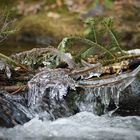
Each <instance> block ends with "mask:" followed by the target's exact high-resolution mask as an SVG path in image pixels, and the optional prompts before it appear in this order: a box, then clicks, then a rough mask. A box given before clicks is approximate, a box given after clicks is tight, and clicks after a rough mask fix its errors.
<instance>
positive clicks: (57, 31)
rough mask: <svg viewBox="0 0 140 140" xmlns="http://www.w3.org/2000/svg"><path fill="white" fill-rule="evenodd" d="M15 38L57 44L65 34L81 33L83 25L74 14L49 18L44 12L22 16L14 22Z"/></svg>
mask: <svg viewBox="0 0 140 140" xmlns="http://www.w3.org/2000/svg"><path fill="white" fill-rule="evenodd" d="M16 26H17V28H18V30H19V31H18V33H17V40H22V41H26V42H36V43H38V44H49V45H54V44H57V43H58V42H59V41H60V40H62V39H63V38H64V37H66V36H72V35H80V36H81V35H82V34H83V25H82V23H81V21H79V20H78V19H76V17H75V16H72V15H70V16H69V15H67V16H62V15H61V17H60V18H57V19H55V18H49V17H47V15H45V14H38V15H32V16H27V17H24V18H23V19H22V20H21V21H18V22H17V23H16Z"/></svg>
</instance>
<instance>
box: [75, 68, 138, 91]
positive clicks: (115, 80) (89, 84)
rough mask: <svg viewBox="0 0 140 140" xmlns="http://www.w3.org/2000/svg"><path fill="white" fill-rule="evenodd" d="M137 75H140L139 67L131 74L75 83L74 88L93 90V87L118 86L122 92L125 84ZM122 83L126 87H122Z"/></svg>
mask: <svg viewBox="0 0 140 140" xmlns="http://www.w3.org/2000/svg"><path fill="white" fill-rule="evenodd" d="M139 73H140V66H138V67H137V68H136V69H135V70H133V71H132V72H127V73H124V74H120V75H118V76H116V75H113V77H109V78H107V79H98V80H95V79H94V78H93V79H90V80H80V81H78V82H77V85H76V86H77V87H82V88H95V87H103V86H113V85H117V84H120V86H122V90H123V89H124V88H125V87H126V86H127V82H128V84H129V83H131V82H130V81H133V80H134V79H135V77H136V76H137V75H138V74H139ZM123 82H124V84H126V85H123V84H122V83H123ZM123 86H124V87H123Z"/></svg>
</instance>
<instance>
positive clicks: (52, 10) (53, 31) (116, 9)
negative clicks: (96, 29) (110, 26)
mask: <svg viewBox="0 0 140 140" xmlns="http://www.w3.org/2000/svg"><path fill="white" fill-rule="evenodd" d="M139 11H140V1H139V0H14V1H13V0H0V19H1V20H0V52H1V53H4V54H7V55H10V54H11V53H15V52H20V51H24V50H29V49H31V48H34V47H42V46H45V47H46V46H49V45H52V46H55V47H57V45H58V43H59V42H60V41H61V40H62V39H63V38H64V37H67V36H84V37H85V36H86V35H87V28H86V26H85V21H86V20H87V19H89V18H95V17H113V19H114V30H115V31H116V33H117V35H118V38H119V41H120V44H121V46H123V48H126V49H133V48H140V14H139ZM9 30H11V32H8V31H9ZM89 33H90V32H88V34H89Z"/></svg>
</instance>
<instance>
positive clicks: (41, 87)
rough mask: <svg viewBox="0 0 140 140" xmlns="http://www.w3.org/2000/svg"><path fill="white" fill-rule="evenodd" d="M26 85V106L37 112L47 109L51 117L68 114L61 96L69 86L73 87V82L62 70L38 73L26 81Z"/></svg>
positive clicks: (65, 93) (66, 91)
mask: <svg viewBox="0 0 140 140" xmlns="http://www.w3.org/2000/svg"><path fill="white" fill-rule="evenodd" d="M28 87H29V92H28V106H29V108H31V109H32V110H34V111H35V112H37V114H38V113H40V112H44V111H47V112H48V113H49V114H50V115H51V118H52V119H54V118H57V117H62V116H63V115H64V116H69V115H70V111H69V108H68V107H67V104H66V102H65V100H64V98H63V97H64V96H66V95H67V93H68V90H69V88H71V89H75V82H74V81H73V80H72V79H71V78H70V77H69V76H68V75H67V74H66V72H65V71H64V70H59V69H57V70H46V71H43V72H41V73H38V74H37V75H36V76H34V77H33V78H32V79H31V80H30V81H29V82H28ZM61 115H62V116H61ZM64 116H63V117H64Z"/></svg>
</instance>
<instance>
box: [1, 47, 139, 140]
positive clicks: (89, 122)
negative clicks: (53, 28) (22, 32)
mask: <svg viewBox="0 0 140 140" xmlns="http://www.w3.org/2000/svg"><path fill="white" fill-rule="evenodd" d="M1 49H2V48H1ZM5 53H6V54H8V53H9V54H10V52H5ZM124 76H125V75H124ZM119 78H120V77H119ZM134 80H135V78H134V77H130V79H129V80H128V79H126V80H125V81H124V82H123V83H121V84H118V85H114V86H109V87H106V86H103V87H102V88H100V87H98V88H93V89H92V88H91V89H90V88H89V89H88V88H87V89H85V90H83V91H82V92H84V94H82V93H80V94H79V93H78V92H81V91H79V90H78V91H77V92H76V91H75V88H76V87H75V86H74V85H75V83H74V81H73V79H71V78H70V77H69V76H68V75H67V74H66V73H65V71H63V70H61V72H60V71H59V70H58V71H57V70H56V71H52V70H50V71H43V72H40V73H38V74H37V75H35V76H34V77H33V78H32V79H31V80H30V81H29V82H28V88H29V91H28V93H26V101H25V102H24V103H20V100H22V97H20V96H19V97H18V96H15V97H14V96H13V98H11V96H9V95H8V94H4V95H3V94H2V93H0V94H1V96H4V98H3V101H4V103H9V104H8V106H7V108H12V109H13V114H12V115H13V116H12V117H13V118H12V119H15V120H16V121H17V122H19V124H18V125H16V126H14V127H13V128H5V127H1V128H0V139H2V140H112V139H113V140H140V117H139V116H129V115H128V116H126V117H122V116H119V115H113V113H114V112H115V111H116V110H117V109H118V108H119V102H120V94H122V93H121V92H122V91H123V90H124V89H125V88H126V87H127V86H129V85H131V86H129V87H128V90H126V91H129V90H131V94H134V95H138V94H139V93H140V92H139V91H140V84H139V82H140V80H138V82H135V81H134ZM69 89H70V90H71V91H70V93H69V92H68V91H69ZM75 95H76V96H75ZM98 97H99V98H98ZM111 99H113V101H114V104H115V106H116V108H115V109H114V110H111V111H106V109H107V107H108V106H109V103H110V100H111ZM25 103H26V105H25ZM102 104H103V105H104V110H100V109H99V110H96V107H99V108H100V107H102ZM11 105H13V106H11ZM2 107H4V106H2ZM17 109H18V112H16V110H17ZM8 111H9V110H8ZM98 111H99V112H98ZM128 111H129V110H128ZM0 113H1V112H0ZM18 113H19V114H18ZM20 113H21V114H22V113H23V114H24V115H21V114H20ZM100 113H101V114H100ZM128 113H129V112H128ZM96 114H99V115H100V116H98V115H96ZM102 114H103V115H102ZM26 120H28V121H26ZM7 121H9V120H7ZM12 121H13V120H12ZM17 122H14V121H13V122H12V123H13V124H14V123H17ZM0 123H1V122H0ZM20 124H22V125H20Z"/></svg>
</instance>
